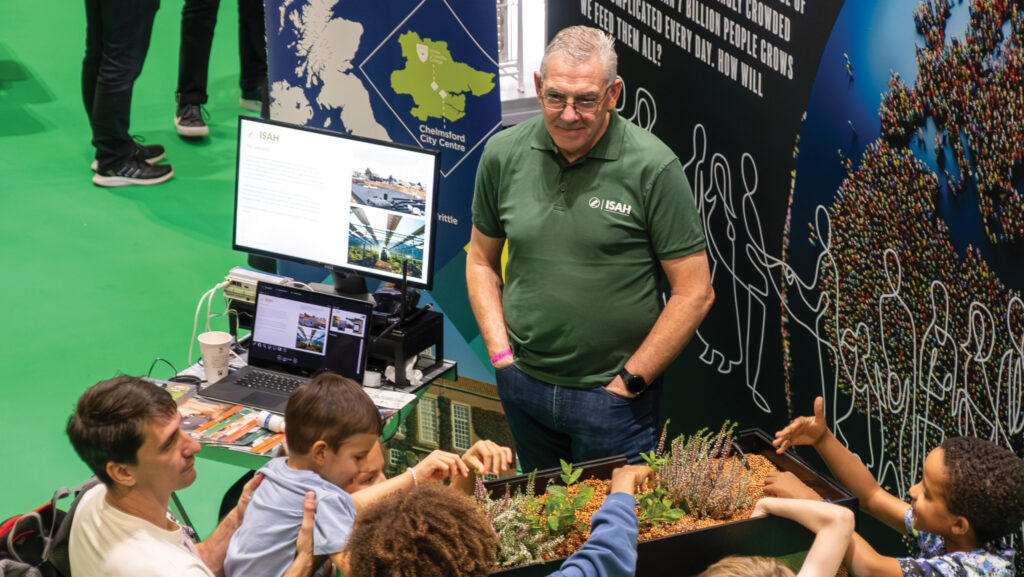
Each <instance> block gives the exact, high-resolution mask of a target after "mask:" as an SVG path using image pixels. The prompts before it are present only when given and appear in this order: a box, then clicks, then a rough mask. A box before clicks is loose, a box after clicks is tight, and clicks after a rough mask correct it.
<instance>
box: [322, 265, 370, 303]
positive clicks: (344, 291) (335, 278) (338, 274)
mask: <svg viewBox="0 0 1024 577" xmlns="http://www.w3.org/2000/svg"><path fill="white" fill-rule="evenodd" d="M331 282H333V283H334V286H331V285H328V284H324V283H318V282H315V283H311V284H310V286H311V287H312V288H313V290H315V291H317V292H322V293H327V294H332V293H333V294H338V295H341V296H343V297H348V298H350V299H357V300H361V301H367V302H369V303H373V304H374V306H376V304H377V303H376V302H375V301H374V299H373V295H371V294H370V291H369V290H368V289H367V288H366V278H364V277H363V276H361V275H358V274H356V273H353V272H345V271H334V270H332V271H331Z"/></svg>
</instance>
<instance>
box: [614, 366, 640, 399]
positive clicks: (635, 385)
mask: <svg viewBox="0 0 1024 577" xmlns="http://www.w3.org/2000/svg"><path fill="white" fill-rule="evenodd" d="M619 376H620V377H622V382H623V383H625V384H626V390H627V391H629V392H631V393H633V394H634V395H639V394H640V393H642V392H644V391H645V390H646V389H647V381H645V380H644V378H643V377H641V376H640V375H634V374H633V373H631V372H629V371H627V370H626V367H622V370H621V371H619Z"/></svg>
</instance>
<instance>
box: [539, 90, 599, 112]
mask: <svg viewBox="0 0 1024 577" xmlns="http://www.w3.org/2000/svg"><path fill="white" fill-rule="evenodd" d="M611 88H612V85H611V84H609V85H608V88H605V89H604V96H602V97H601V98H599V99H598V100H591V99H583V100H571V101H570V100H567V99H566V98H565V97H564V96H560V95H555V94H545V95H544V97H543V98H542V99H541V100H542V101H543V102H544V108H547V109H548V110H550V111H552V112H561V111H563V110H565V107H566V106H572V108H573V110H575V111H576V114H593V113H595V112H597V109H598V108H600V107H601V103H602V102H604V100H605V98H608V94H610V91H611Z"/></svg>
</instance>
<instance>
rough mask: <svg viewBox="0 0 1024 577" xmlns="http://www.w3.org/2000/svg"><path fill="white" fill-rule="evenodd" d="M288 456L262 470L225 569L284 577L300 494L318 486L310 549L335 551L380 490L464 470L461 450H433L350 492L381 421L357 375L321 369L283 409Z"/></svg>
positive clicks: (230, 573) (243, 576)
mask: <svg viewBox="0 0 1024 577" xmlns="http://www.w3.org/2000/svg"><path fill="white" fill-rule="evenodd" d="M285 423H287V426H286V429H285V440H286V442H287V445H288V451H289V456H287V457H279V458H276V459H272V460H271V461H270V462H269V463H267V464H266V465H265V466H264V467H263V468H262V469H260V471H259V473H262V474H263V481H262V483H261V484H260V486H259V487H258V488H257V490H256V491H255V492H254V493H253V496H252V500H251V501H250V502H249V507H248V510H247V513H246V516H245V520H244V521H243V523H242V526H241V527H240V528H239V529H238V531H237V532H235V534H234V536H233V537H232V539H231V544H230V545H229V546H228V551H227V558H226V559H225V561H224V572H225V574H226V576H227V577H248V576H251V575H262V576H265V577H279V576H281V575H283V574H284V572H285V570H286V569H287V568H288V566H289V564H291V562H292V559H293V557H294V551H295V541H296V538H297V536H298V534H299V528H300V526H301V524H302V511H303V501H304V499H305V495H306V493H307V492H308V491H311V490H312V491H314V492H315V493H316V503H317V504H316V521H315V524H314V528H313V553H314V555H317V556H323V555H327V556H330V557H331V559H332V561H334V562H335V564H337V562H338V560H337V558H336V556H337V555H338V554H339V553H340V551H341V550H342V548H343V547H344V546H345V542H346V541H347V540H348V536H349V533H350V532H351V529H352V524H353V522H354V520H355V516H356V512H357V511H359V510H361V509H363V508H364V507H366V506H367V505H369V504H370V503H372V502H373V501H375V500H377V499H379V498H380V497H382V496H384V495H386V494H388V493H390V492H393V491H396V490H399V489H408V488H411V487H413V486H415V485H416V484H418V483H424V482H427V481H432V480H441V479H445V478H448V477H452V478H457V477H460V476H463V477H464V476H467V475H468V474H469V470H468V468H467V467H466V465H465V464H464V463H463V462H462V460H461V459H460V458H459V456H458V455H454V454H452V453H446V452H443V451H434V452H433V453H431V454H430V455H428V456H427V457H426V458H425V459H423V460H422V461H420V462H419V463H417V464H416V466H415V467H410V468H409V469H407V470H406V472H404V473H402V474H401V475H398V476H396V477H394V478H392V479H389V480H387V481H384V482H382V483H379V484H377V485H373V486H372V487H368V488H366V489H363V490H361V491H359V493H358V494H357V495H350V494H349V493H347V492H346V491H345V490H344V489H342V487H344V486H347V485H349V484H350V483H351V482H352V481H353V480H354V479H355V478H356V477H358V476H359V475H360V474H362V473H365V472H366V471H368V470H369V467H370V464H369V462H368V459H367V456H368V455H369V453H370V452H371V450H372V449H373V448H374V446H375V444H376V443H377V438H378V437H379V436H380V433H381V429H382V423H381V420H380V413H379V411H378V410H377V407H376V406H375V405H374V404H373V401H372V400H371V399H370V398H369V397H368V396H367V395H366V393H365V392H363V390H362V387H360V386H359V384H358V383H356V382H354V381H352V380H351V379H347V378H345V377H341V376H339V375H336V374H333V373H324V374H321V375H319V376H317V377H315V378H314V379H313V380H312V381H310V382H309V383H306V384H305V385H302V386H301V387H299V388H297V389H295V391H294V392H293V393H292V394H291V396H290V397H289V398H288V406H287V408H286V409H285Z"/></svg>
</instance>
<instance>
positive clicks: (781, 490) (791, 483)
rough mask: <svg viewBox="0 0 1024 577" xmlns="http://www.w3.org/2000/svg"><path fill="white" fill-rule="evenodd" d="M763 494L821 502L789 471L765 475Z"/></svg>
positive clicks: (811, 490)
mask: <svg viewBox="0 0 1024 577" xmlns="http://www.w3.org/2000/svg"><path fill="white" fill-rule="evenodd" d="M764 494H765V495H767V496H769V497H785V498H789V499H811V500H819V501H820V500H821V495H818V494H817V493H816V492H815V491H814V489H812V488H810V487H808V486H807V485H806V484H805V483H804V482H803V481H801V480H800V479H799V477H797V476H796V475H794V474H793V473H790V472H789V471H778V472H772V473H768V474H767V475H765V478H764Z"/></svg>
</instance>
